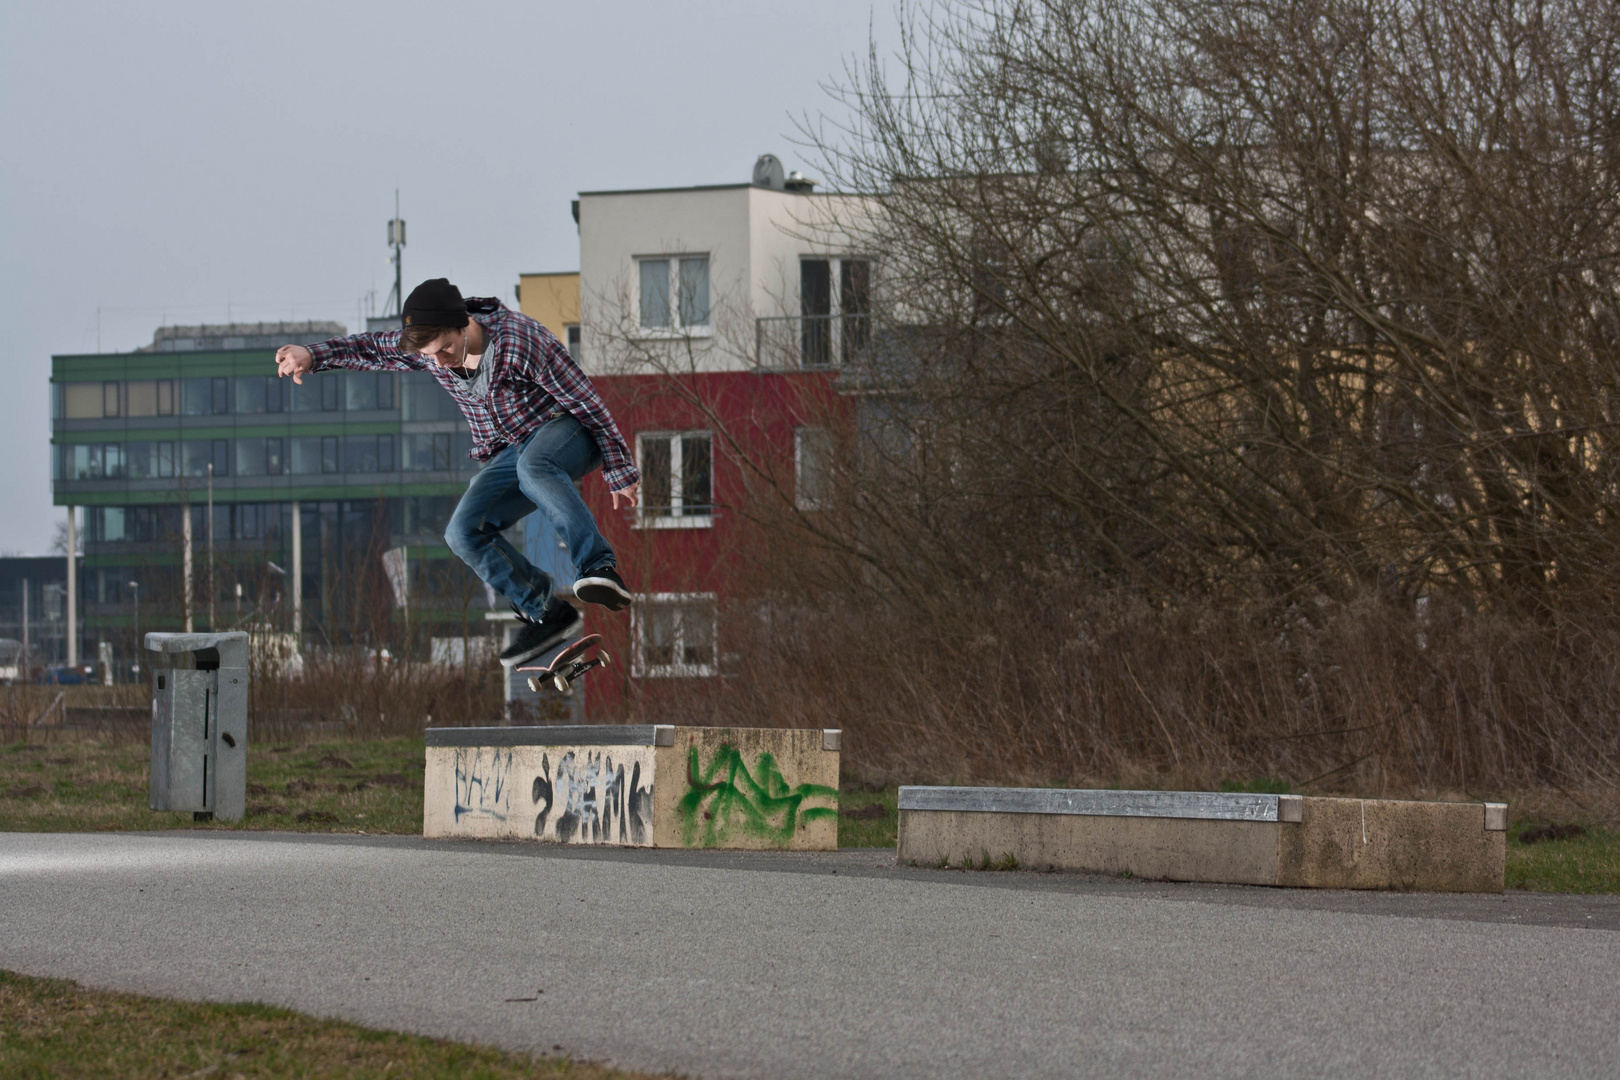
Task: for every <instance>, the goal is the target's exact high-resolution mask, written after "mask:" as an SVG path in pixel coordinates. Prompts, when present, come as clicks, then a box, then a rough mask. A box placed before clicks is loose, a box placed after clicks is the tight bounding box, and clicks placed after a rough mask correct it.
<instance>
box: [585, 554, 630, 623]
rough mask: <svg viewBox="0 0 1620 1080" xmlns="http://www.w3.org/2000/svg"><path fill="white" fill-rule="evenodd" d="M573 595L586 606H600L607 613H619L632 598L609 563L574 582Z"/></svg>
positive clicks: (628, 604) (621, 579) (616, 571)
mask: <svg viewBox="0 0 1620 1080" xmlns="http://www.w3.org/2000/svg"><path fill="white" fill-rule="evenodd" d="M574 595H575V596H577V597H579V598H580V599H581V600H583V601H585V603H587V604H600V605H601V606H602V607H605V608H607V609H608V610H609V611H621V610H623V609H624V608H627V607H629V606H630V601H631V600H632V599H633V597H632V596H631V595H630V590H629V589H627V588H625V587H624V579H623V578H621V577H620V576H619V572H618V570H616V569H614V567H613V565H612V564H611V563H609V564H608V565H607V566H602V567H598V568H597V569H595V570H592V571H591V572H590V573H589V574H587V575H585V576H584V577H582V578H580V579H579V580H578V581H576V582H574Z"/></svg>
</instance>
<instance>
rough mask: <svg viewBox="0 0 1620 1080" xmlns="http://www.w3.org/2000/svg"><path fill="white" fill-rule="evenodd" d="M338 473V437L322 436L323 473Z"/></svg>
mask: <svg viewBox="0 0 1620 1080" xmlns="http://www.w3.org/2000/svg"><path fill="white" fill-rule="evenodd" d="M337 471H338V437H337V436H336V435H322V436H321V472H323V473H335V472H337Z"/></svg>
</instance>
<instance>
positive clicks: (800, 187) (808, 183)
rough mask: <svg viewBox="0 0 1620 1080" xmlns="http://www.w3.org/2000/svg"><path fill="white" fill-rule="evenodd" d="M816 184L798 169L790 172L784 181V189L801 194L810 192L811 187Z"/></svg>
mask: <svg viewBox="0 0 1620 1080" xmlns="http://www.w3.org/2000/svg"><path fill="white" fill-rule="evenodd" d="M815 186H816V182H815V181H814V180H811V179H809V178H807V177H806V176H805V175H804V173H802V172H800V171H799V170H798V169H794V170H793V171H792V172H790V173H788V175H787V179H786V180H784V181H782V190H784V191H793V192H797V193H798V194H800V195H808V194H810V191H811V189H812V188H814V187H815Z"/></svg>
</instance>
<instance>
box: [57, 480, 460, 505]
mask: <svg viewBox="0 0 1620 1080" xmlns="http://www.w3.org/2000/svg"><path fill="white" fill-rule="evenodd" d="M61 484H62V481H58V482H57V490H56V491H55V492H53V494H52V496H51V503H52V505H55V506H173V505H175V504H176V503H180V502H189V503H192V504H193V505H201V504H202V503H205V502H206V501H207V500H208V491H207V489H206V487H204V486H203V485H202V484H201V482H199V484H198V485H197V486H195V487H190V488H187V490H186V492H185V497H184V498H182V497H181V493H180V492H179V491H177V490H175V489H173V488H170V489H167V490H164V491H94V492H89V491H87V492H82V493H81V492H75V491H62V490H61ZM466 490H467V485H466V484H464V483H457V482H451V483H439V484H395V485H369V486H364V487H362V486H360V485H356V486H354V487H329V486H325V487H286V488H283V487H255V488H237V487H235V486H234V485H232V484H231V483H230V481H228V480H227V481H222V482H221V481H216V482H215V484H214V501H215V502H216V503H232V502H246V503H266V502H293V501H295V500H296V501H298V502H333V501H338V500H348V501H350V502H353V501H355V500H357V499H361V500H367V499H403V498H410V497H413V496H421V495H449V496H457V497H459V496H460V495H461V494H462V493H463V492H465V491H466Z"/></svg>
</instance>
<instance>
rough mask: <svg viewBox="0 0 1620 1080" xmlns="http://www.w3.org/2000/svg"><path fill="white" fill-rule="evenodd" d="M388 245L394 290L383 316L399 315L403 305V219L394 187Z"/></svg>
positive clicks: (397, 193)
mask: <svg viewBox="0 0 1620 1080" xmlns="http://www.w3.org/2000/svg"><path fill="white" fill-rule="evenodd" d="M388 246H389V247H391V248H393V249H394V255H393V258H391V259H390V260H389V261H390V262H392V263H393V264H394V291H393V292H391V293H389V294H388V303H387V304H386V305H385V306H384V308H383V316H384V317H385V318H386V317H387V316H390V315H395V316H397V315H399V314H400V313H401V311H402V309H403V308H404V306H405V292H404V289H403V283H402V282H401V279H400V272H401V265H400V257H399V256H400V250H401V249H402V248H404V246H405V221H404V219H402V218H401V217H400V216H399V188H395V189H394V218H393V220H392V221H390V222H389V223H388Z"/></svg>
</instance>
